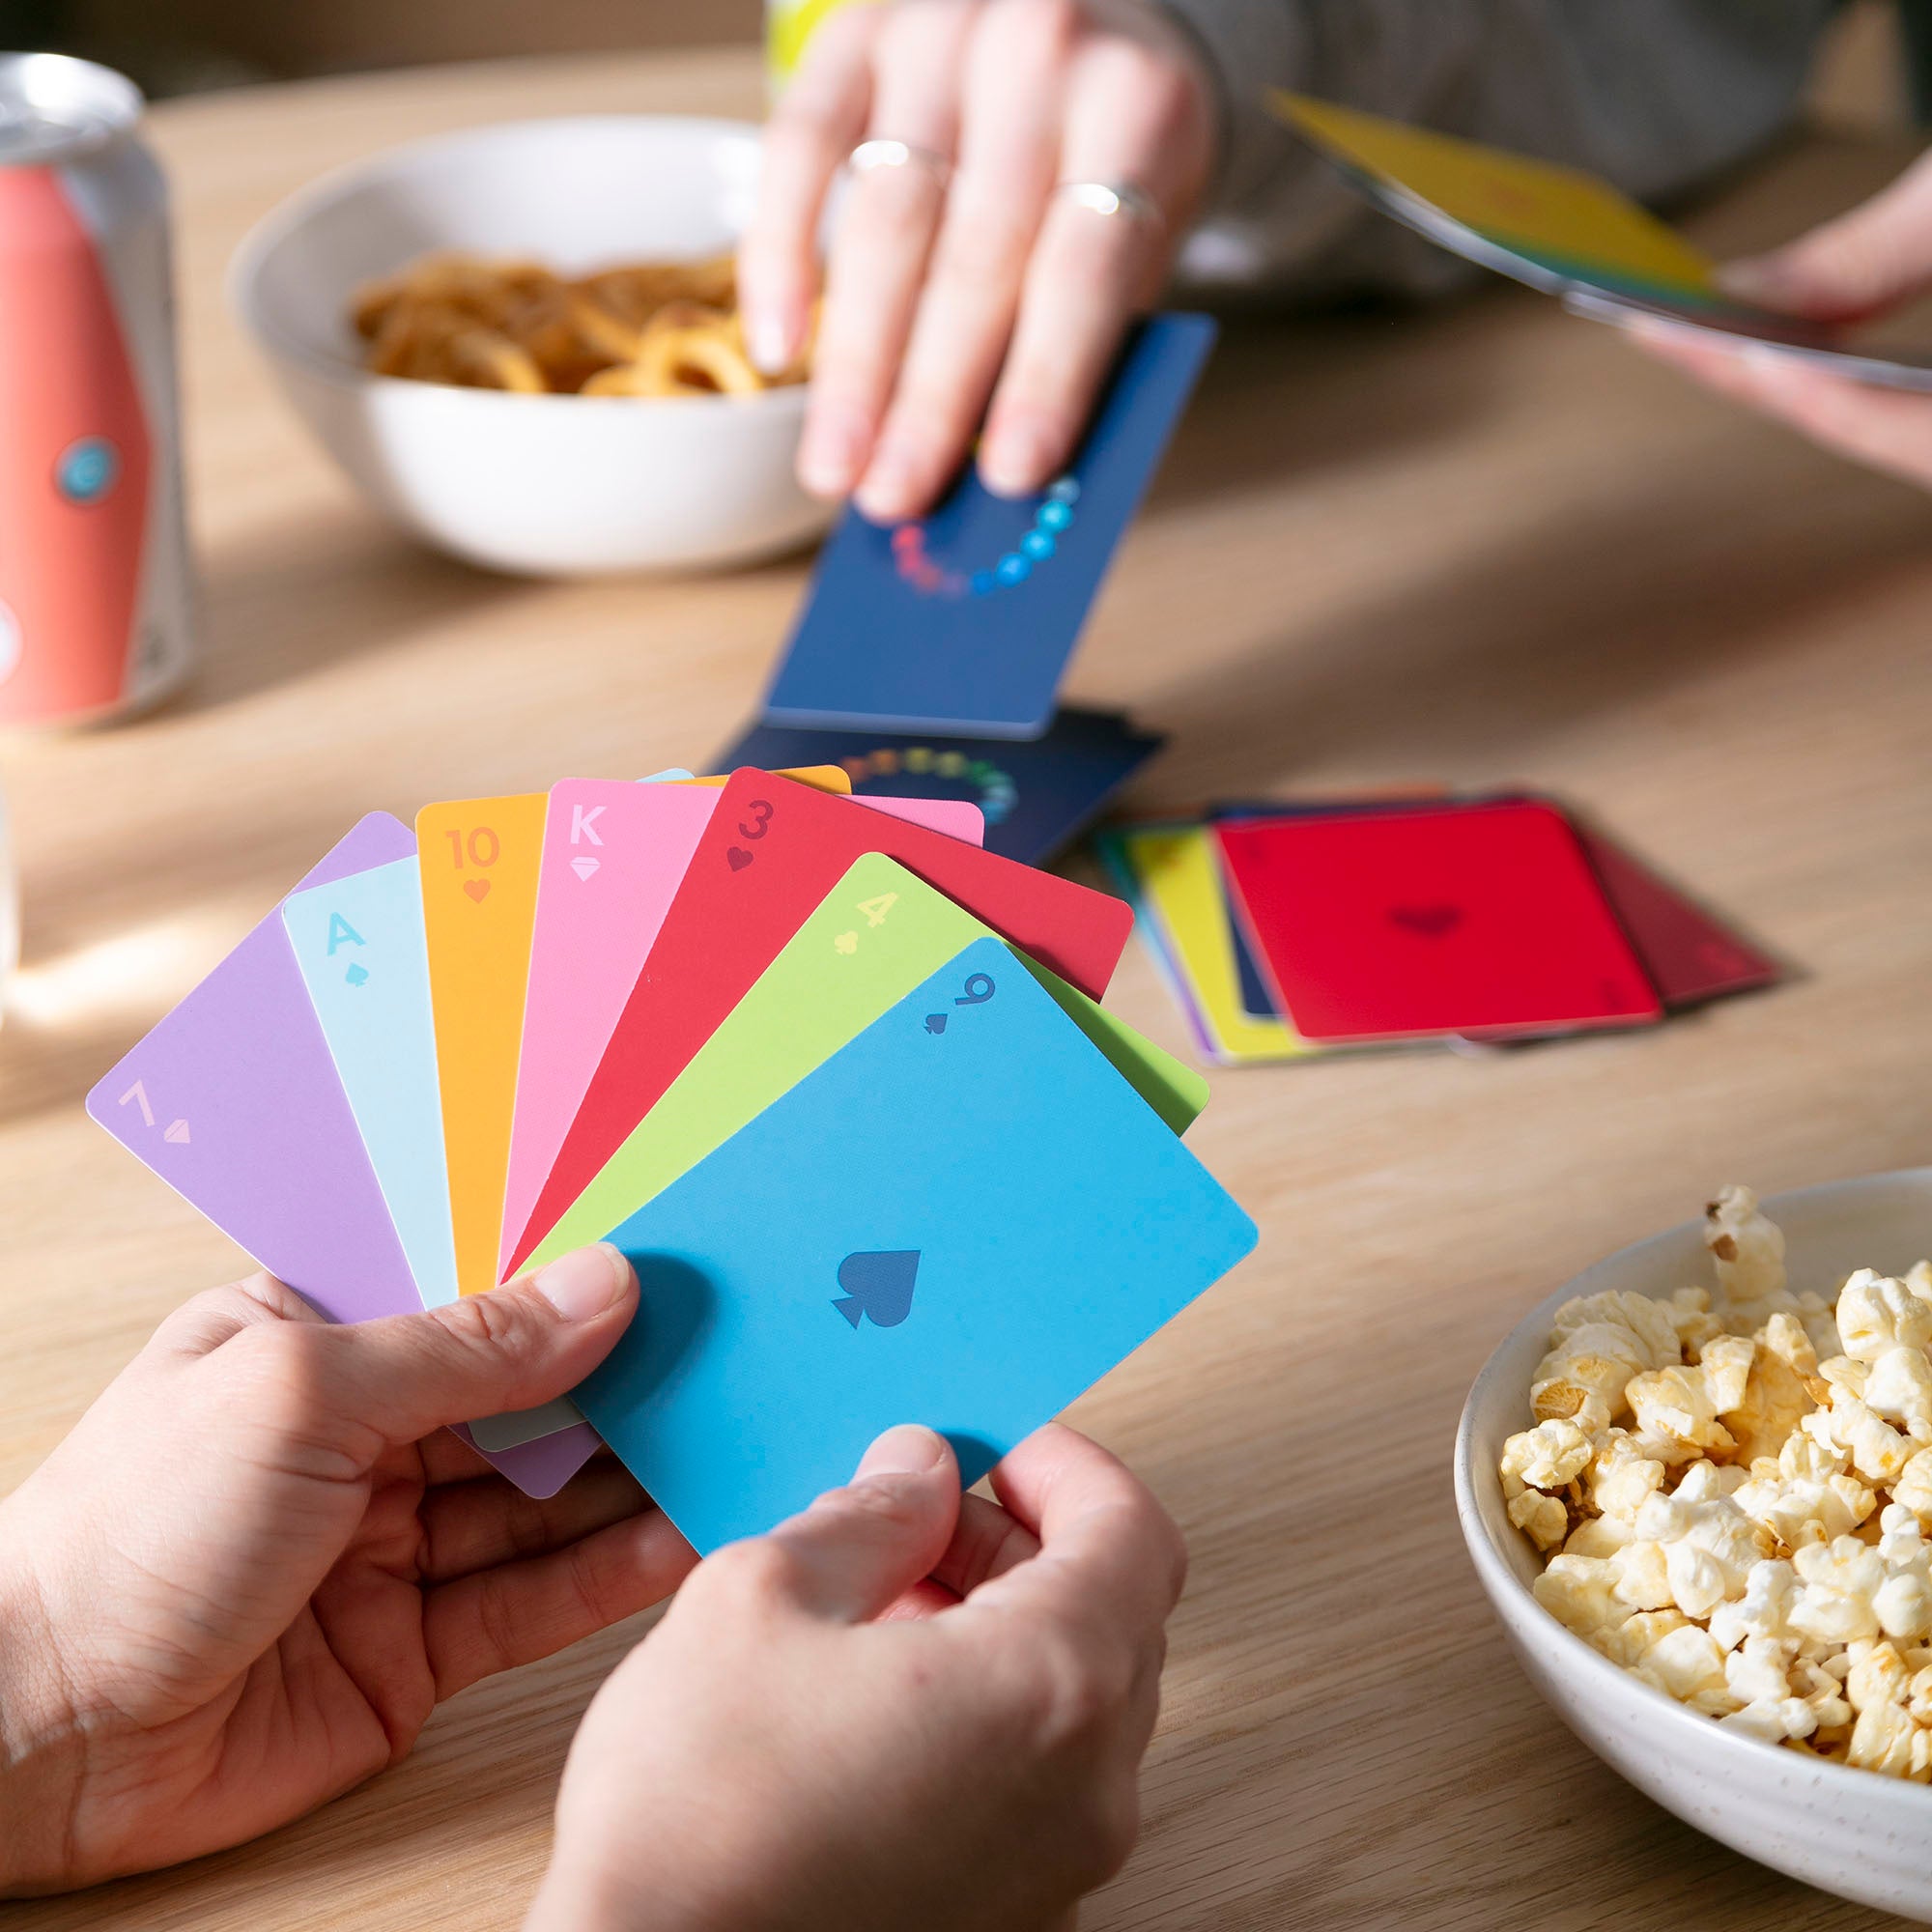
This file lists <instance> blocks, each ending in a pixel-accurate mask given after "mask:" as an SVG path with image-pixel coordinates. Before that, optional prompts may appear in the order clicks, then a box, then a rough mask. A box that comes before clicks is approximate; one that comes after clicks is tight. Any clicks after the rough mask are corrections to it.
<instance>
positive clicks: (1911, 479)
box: [1632, 157, 1932, 489]
mask: <svg viewBox="0 0 1932 1932" xmlns="http://www.w3.org/2000/svg"><path fill="white" fill-rule="evenodd" d="M1718 279H1719V283H1720V285H1721V286H1722V287H1723V288H1724V289H1725V290H1726V291H1727V292H1728V293H1730V294H1732V295H1734V296H1737V297H1739V298H1742V299H1745V300H1747V301H1752V302H1755V303H1758V304H1760V305H1761V306H1763V307H1765V308H1767V309H1775V310H1777V311H1779V312H1780V313H1783V314H1788V315H1791V316H1794V317H1797V318H1799V319H1801V320H1803V321H1806V322H1810V323H1814V324H1818V325H1822V326H1826V327H1832V326H1836V325H1840V324H1850V323H1859V322H1864V321H1867V320H1869V319H1871V318H1874V317H1879V316H1883V315H1886V314H1888V313H1889V312H1890V311H1891V310H1894V309H1896V308H1898V307H1900V306H1901V305H1902V304H1904V303H1905V302H1907V301H1909V300H1911V299H1912V298H1914V297H1916V296H1919V295H1922V294H1923V293H1924V291H1925V290H1926V289H1927V287H1932V158H1925V157H1921V158H1920V159H1919V160H1918V161H1917V162H1915V163H1914V164H1913V165H1912V166H1911V167H1910V168H1908V169H1907V170H1906V171H1905V173H1904V174H1902V175H1900V176H1899V178H1898V179H1897V180H1896V181H1895V182H1893V183H1892V184H1891V185H1889V187H1887V188H1885V189H1883V190H1882V191H1881V192H1880V193H1878V194H1876V195H1874V196H1873V197H1872V198H1871V199H1870V200H1869V201H1867V202H1864V203H1862V204H1861V206H1860V207H1858V208H1855V209H1853V210H1852V211H1851V212H1850V213H1847V214H1843V215H1840V216H1839V217H1838V218H1837V219H1836V220H1833V221H1828V222H1826V223H1825V224H1824V226H1823V227H1821V228H1817V229H1814V230H1813V231H1812V232H1811V233H1810V234H1809V235H1806V236H1804V237H1803V238H1802V239H1801V240H1799V241H1794V242H1793V243H1792V244H1791V245H1790V246H1789V247H1787V248H1782V249H1779V250H1778V251H1777V252H1776V254H1772V255H1765V256H1761V257H1758V258H1756V259H1755V260H1751V261H1743V262H1732V263H1727V264H1726V265H1725V266H1724V267H1723V268H1722V269H1720V270H1719V271H1718ZM1632 335H1633V338H1634V340H1635V341H1636V342H1637V343H1638V344H1640V345H1641V346H1642V347H1643V348H1644V349H1646V350H1648V351H1649V352H1650V353H1651V354H1652V355H1656V356H1658V357H1660V358H1661V359H1662V360H1663V361H1666V362H1670V363H1674V364H1675V365H1676V366H1677V367H1678V368H1680V369H1682V370H1684V371H1685V372H1686V373H1687V374H1688V375H1691V376H1694V377H1696V378H1697V380H1698V381H1699V382H1701V383H1705V384H1709V385H1710V387H1712V388H1714V389H1716V390H1717V391H1719V394H1721V395H1726V396H1730V397H1732V398H1734V399H1735V400H1736V401H1738V402H1741V403H1747V404H1749V405H1750V406H1751V407H1752V408H1753V409H1759V410H1763V411H1764V412H1765V413H1766V414H1768V415H1774V416H1777V417H1779V418H1780V419H1781V420H1783V421H1785V422H1788V423H1790V424H1791V425H1792V427H1793V428H1795V429H1800V430H1803V431H1804V434H1805V435H1806V436H1808V437H1811V438H1812V439H1813V440H1816V441H1818V442H1821V443H1823V444H1825V445H1826V447H1827V448H1830V449H1835V450H1838V451H1839V452H1841V453H1842V454H1843V455H1846V456H1849V457H1852V458H1854V459H1855V460H1856V461H1858V462H1860V463H1867V464H1869V465H1870V466H1871V467H1872V468H1873V469H1886V470H1889V471H1890V472H1891V473H1892V474H1893V475H1894V476H1901V477H1903V478H1904V479H1905V480H1906V481H1907V482H1908V483H1917V484H1918V485H1920V486H1921V487H1922V488H1927V489H1932V397H1925V396H1916V395H1911V394H1903V393H1899V392H1897V391H1893V390H1889V389H1880V388H1872V387H1869V386H1867V385H1866V384H1861V383H1858V382H1854V381H1851V380H1849V379H1848V378H1847V377H1845V376H1843V375H1840V374H1837V373H1835V372H1833V370H1832V369H1830V368H1824V367H1816V366H1813V365H1811V364H1808V363H1806V362H1803V361H1799V360H1797V359H1796V358H1794V357H1791V356H1786V355H1753V354H1752V353H1751V349H1750V346H1749V344H1748V343H1732V342H1728V341H1726V340H1724V339H1723V338H1722V337H1719V336H1715V335H1712V334H1709V333H1704V332H1699V333H1694V334H1693V333H1691V332H1690V331H1687V330H1684V329H1680V328H1673V327H1668V326H1663V325H1653V324H1648V323H1638V324H1635V325H1634V326H1633V328H1632Z"/></svg>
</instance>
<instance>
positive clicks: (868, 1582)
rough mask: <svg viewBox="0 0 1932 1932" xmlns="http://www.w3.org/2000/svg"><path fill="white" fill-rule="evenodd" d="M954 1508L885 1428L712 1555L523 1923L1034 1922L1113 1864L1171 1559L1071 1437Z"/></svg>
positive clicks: (589, 1764)
mask: <svg viewBox="0 0 1932 1932" xmlns="http://www.w3.org/2000/svg"><path fill="white" fill-rule="evenodd" d="M993 1486H994V1489H995V1491H996V1492H997V1493H998V1495H999V1498H1000V1502H1001V1504H1003V1505H1004V1507H995V1506H994V1505H993V1504H991V1503H988V1502H986V1501H984V1500H983V1499H981V1498H980V1497H977V1496H967V1497H965V1498H964V1499H963V1501H962V1499H961V1497H960V1494H959V1483H958V1472H957V1469H956V1467H955V1465H954V1463H953V1460H952V1452H951V1451H950V1450H949V1449H948V1447H947V1445H946V1444H945V1442H944V1441H943V1440H942V1439H941V1438H940V1437H938V1436H936V1435H933V1434H931V1432H930V1431H927V1430H923V1429H912V1428H904V1429H895V1430H892V1431H889V1432H888V1433H887V1434H886V1435H883V1436H881V1437H880V1438H879V1440H878V1441H877V1442H876V1443H874V1444H873V1446H872V1448H871V1450H870V1451H869V1452H868V1453H867V1456H866V1459H865V1461H864V1462H863V1463H860V1465H859V1472H858V1474H857V1476H856V1477H855V1478H854V1480H853V1482H852V1485H851V1487H850V1488H849V1489H844V1490H835V1491H833V1492H831V1494H829V1495H826V1496H822V1497H820V1498H819V1500H818V1501H817V1502H816V1503H815V1504H813V1506H812V1507H811V1508H810V1510H808V1511H807V1512H806V1513H805V1514H804V1515H803V1516H799V1517H794V1518H793V1519H792V1520H791V1521H789V1522H787V1523H784V1524H782V1525H781V1527H780V1528H778V1529H776V1530H774V1531H773V1532H772V1533H771V1534H770V1535H769V1536H764V1537H758V1538H755V1539H753V1540H752V1541H750V1542H746V1543H740V1544H736V1545H733V1546H731V1547H730V1548H725V1549H724V1550H721V1551H720V1552H719V1553H718V1554H717V1555H716V1556H714V1557H712V1558H711V1559H710V1560H709V1561H708V1562H706V1563H705V1564H703V1565H702V1566H701V1567H700V1568H699V1569H698V1571H697V1572H696V1575H695V1576H694V1577H692V1578H691V1580H690V1581H689V1582H688V1583H686V1584H685V1586H684V1588H683V1590H682V1591H681V1592H680V1593H679V1595H678V1598H677V1600H676V1602H675V1603H674V1604H672V1605H671V1607H670V1609H669V1611H668V1613H667V1615H666V1617H665V1620H664V1622H663V1623H662V1624H661V1625H659V1627H658V1628H657V1629H656V1630H655V1631H653V1632H652V1633H651V1634H650V1635H649V1636H647V1637H646V1638H645V1639H644V1641H643V1642H642V1643H640V1644H639V1646H638V1648H637V1649H636V1650H635V1651H633V1652H632V1654H631V1656H630V1657H629V1659H628V1660H626V1662H624V1663H622V1664H621V1665H620V1666H619V1667H618V1668H617V1670H616V1671H615V1672H614V1673H613V1674H612V1675H611V1678H610V1679H609V1681H608V1682H607V1683H606V1684H605V1686H604V1688H603V1689H602V1690H600V1691H599V1692H598V1693H597V1697H596V1699H595V1701H594V1702H593V1703H592V1704H591V1706H590V1709H589V1711H588V1713H587V1714H586V1715H585V1717H584V1719H583V1724H582V1729H581V1730H580V1731H579V1733H578V1736H577V1741H576V1743H575V1744H574V1745H573V1746H572V1747H571V1753H570V1761H569V1764H568V1766H567V1767H566V1769H565V1772H564V1779H563V1790H562V1795H561V1797H560V1798H559V1800H558V1804H557V1836H556V1848H555V1853H554V1858H553V1861H552V1863H551V1869H550V1872H549V1875H548V1877H547V1878H546V1879H545V1882H544V1887H543V1890H542V1892H541V1894H540V1895H539V1897H538V1900H537V1904H536V1907H535V1909H534V1911H533V1913H532V1915H531V1918H530V1927H531V1932H564V1929H565V1928H568V1932H620V1928H639V1932H642V1928H644V1927H649V1928H651V1932H692V1928H697V1927H705V1928H713V1927H719V1926H727V1925H728V1926H732V1927H742V1928H747V1932H749V1928H753V1927H755V1928H757V1932H812V1929H813V1928H818V1927H823V1926H835V1925H836V1926H838V1928H839V1932H904V1928H905V1927H907V1926H911V1925H917V1926H919V1927H921V1928H923V1932H1039V1928H1044V1927H1049V1926H1065V1925H1066V1924H1068V1923H1069V1922H1070V1914H1071V1912H1072V1910H1073V1907H1074V1905H1075V1902H1076V1901H1077V1900H1078V1899H1079V1897H1080V1896H1081V1894H1082V1893H1083V1892H1085V1891H1087V1890H1089V1889H1092V1888H1093V1887H1094V1886H1096V1885H1098V1884H1100V1883H1101V1882H1102V1881H1103V1880H1105V1879H1107V1878H1108V1877H1110V1876H1111V1875H1112V1874H1113V1873H1114V1872H1115V1871H1116V1870H1117V1869H1118V1868H1119V1866H1120V1865H1121V1864H1122V1861H1124V1860H1125V1858H1126V1855H1127V1852H1128V1850H1129V1848H1130V1847H1131V1846H1132V1844H1133V1840H1134V1835H1135V1832H1136V1829H1137V1826H1138V1821H1139V1799H1138V1792H1137V1777H1138V1772H1139V1767H1140V1760H1141V1755H1142V1753H1143V1752H1144V1751H1145V1750H1146V1748H1147V1744H1148V1739H1149V1737H1150V1735H1151V1732H1152V1730H1153V1723H1154V1717H1155V1713H1156V1710H1157V1708H1158V1703H1159V1694H1160V1671H1161V1663H1162V1660H1163V1657H1164V1655H1165V1638H1164V1636H1163V1634H1162V1633H1163V1626H1164V1625H1165V1624H1166V1622H1167V1618H1168V1614H1169V1612H1170V1611H1171V1610H1172V1609H1173V1607H1174V1605H1175V1600H1176V1599H1177V1598H1178V1597H1179V1593H1180V1584H1181V1577H1182V1574H1183V1571H1184V1568H1185V1555H1184V1552H1183V1550H1182V1548H1181V1543H1180V1538H1179V1532H1178V1531H1177V1530H1176V1529H1175V1527H1174V1524H1173V1523H1172V1522H1171V1521H1170V1520H1168V1518H1167V1516H1166V1515H1165V1514H1164V1513H1163V1511H1162V1510H1161V1508H1160V1505H1159V1504H1158V1503H1156V1502H1155V1501H1154V1499H1153V1498H1152V1496H1151V1495H1150V1494H1149V1493H1148V1492H1147V1491H1146V1490H1145V1489H1143V1488H1142V1487H1141V1485H1140V1484H1139V1483H1138V1482H1136V1481H1135V1480H1134V1478H1133V1477H1132V1476H1131V1475H1130V1474H1129V1473H1128V1472H1127V1471H1126V1470H1125V1469H1124V1468H1122V1466H1121V1464H1120V1463H1117V1462H1115V1461H1114V1459H1113V1458H1112V1457H1111V1456H1109V1455H1107V1454H1106V1453H1105V1452H1104V1451H1103V1450H1100V1449H1097V1448H1095V1447H1094V1444H1093V1443H1091V1442H1089V1441H1087V1440H1086V1439H1085V1438H1084V1437H1082V1436H1079V1435H1074V1434H1073V1433H1072V1432H1071V1431H1070V1430H1065V1429H1061V1428H1058V1427H1053V1428H1047V1429H1043V1430H1041V1431H1040V1432H1039V1433H1038V1434H1037V1435H1032V1436H1030V1437H1029V1438H1028V1439H1027V1440H1026V1441H1025V1442H1023V1443H1022V1444H1021V1445H1020V1446H1019V1448H1018V1449H1016V1450H1015V1451H1014V1452H1013V1453H1012V1454H1011V1455H1010V1456H1009V1457H1008V1458H1007V1460H1006V1461H1005V1462H1004V1463H1002V1464H1001V1465H1000V1467H999V1469H998V1470H996V1471H995V1473H994V1477H993Z"/></svg>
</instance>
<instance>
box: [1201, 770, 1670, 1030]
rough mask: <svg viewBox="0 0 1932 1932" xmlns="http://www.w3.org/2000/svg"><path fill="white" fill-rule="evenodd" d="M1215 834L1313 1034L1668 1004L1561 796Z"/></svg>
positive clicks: (1596, 1017)
mask: <svg viewBox="0 0 1932 1932" xmlns="http://www.w3.org/2000/svg"><path fill="white" fill-rule="evenodd" d="M1215 833H1216V836H1217V838H1219V840H1220V843H1221V850H1222V855H1223V858H1224V860H1225V862H1226V869H1227V873H1228V877H1229V880H1230V883H1231V884H1232V886H1233V887H1234V894H1235V899H1236V904H1237V906H1238V908H1239V911H1240V913H1241V914H1242V916H1243V917H1244V918H1245V919H1246V920H1247V923H1248V926H1249V929H1250V931H1251V933H1252V934H1253V937H1254V940H1255V944H1256V948H1257V950H1258V952H1260V955H1261V958H1262V960H1263V962H1264V965H1265V967H1266V970H1267V972H1268V975H1269V977H1270V978H1271V979H1272V980H1274V981H1275V988H1276V991H1277V993H1278V994H1279V996H1280V998H1281V1002H1282V1005H1283V1007H1284V1008H1285V1009H1286V1010H1287V1012H1288V1013H1289V1015H1290V1016H1291V1017H1292V1019H1293V1023H1294V1028H1295V1031H1296V1032H1297V1033H1299V1034H1300V1035H1302V1037H1304V1038H1307V1039H1320V1040H1368V1039H1389V1038H1400V1037H1408V1036H1414V1035H1424V1034H1451V1033H1462V1034H1500V1035H1516V1034H1527V1033H1541V1032H1558V1031H1569V1030H1571V1029H1573V1028H1582V1027H1594V1026H1614V1025H1630V1024H1633V1023H1635V1022H1639V1021H1655V1020H1659V1019H1661V1018H1662V1016H1663V1009H1662V1005H1661V1004H1660V1002H1659V1000H1658V996H1657V993H1656V991H1655V990H1654V989H1653V987H1652V986H1651V984H1650V982H1649V980H1647V979H1646V977H1645V975H1644V971H1643V968H1642V966H1641V965H1640V963H1639V962H1638V959H1637V956H1636V954H1635V952H1634V951H1633V949H1632V946H1631V942H1630V940H1629V939H1628V938H1627V937H1626V936H1625V933H1624V930H1623V928H1622V926H1621V925H1619V924H1618V923H1617V920H1616V917H1615V915H1614V914H1613V913H1612V912H1611V910H1610V908H1609V906H1608V904H1607V903H1606V901H1605V895H1604V889H1603V887H1602V886H1601V885H1600V884H1599V883H1598V880H1597V877H1596V874H1595V873H1594V872H1593V871H1592V870H1591V868H1590V863H1589V861H1588V859H1587V858H1586V857H1585V856H1584V853H1583V849H1582V847H1581V845H1580V844H1579V843H1578V841H1577V835H1576V833H1575V832H1574V831H1573V830H1572V829H1571V827H1570V825H1569V823H1568V821H1567V820H1566V819H1565V818H1564V816H1563V814H1562V813H1561V812H1560V811H1558V810H1555V809H1554V808H1553V807H1551V806H1548V805H1545V804H1541V803H1531V802H1520V803H1508V804H1497V805H1492V806H1476V807H1469V808H1465V809H1462V810H1450V811H1433V812H1432V811H1428V810H1422V811H1416V812H1403V811H1391V812H1380V813H1367V814H1363V815H1361V816H1359V817H1320V818H1301V819H1274V820H1268V819H1259V820H1248V821H1240V820H1236V821H1233V822H1230V823H1225V824H1221V825H1217V826H1216V827H1215Z"/></svg>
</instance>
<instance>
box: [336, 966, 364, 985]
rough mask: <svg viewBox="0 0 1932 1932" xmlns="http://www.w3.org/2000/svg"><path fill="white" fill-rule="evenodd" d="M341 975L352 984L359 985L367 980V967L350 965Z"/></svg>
mask: <svg viewBox="0 0 1932 1932" xmlns="http://www.w3.org/2000/svg"><path fill="white" fill-rule="evenodd" d="M342 977H343V978H344V979H345V980H348V981H349V983H350V984H351V985H352V986H360V985H363V984H365V983H366V982H367V980H368V978H369V969H368V967H366V966H352V967H350V969H349V971H348V972H346V973H345V974H343V976H342Z"/></svg>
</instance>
